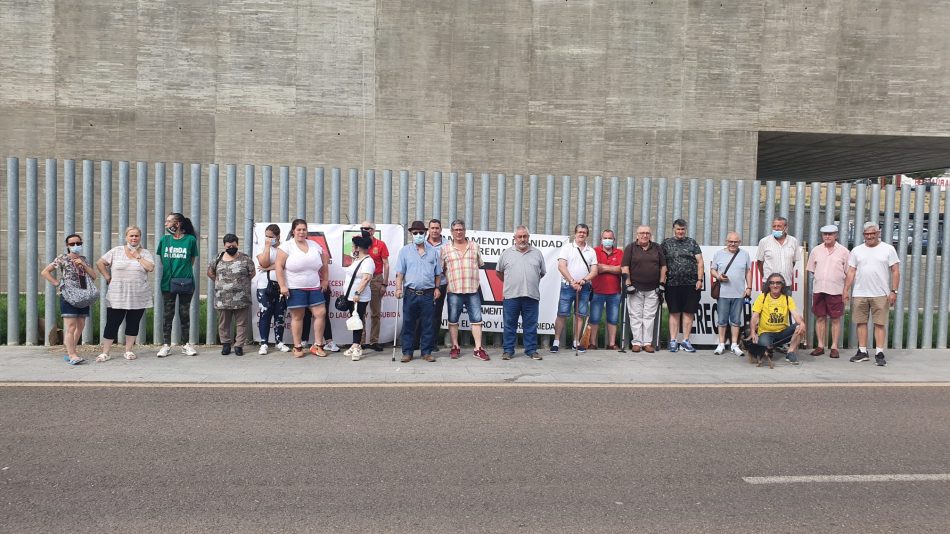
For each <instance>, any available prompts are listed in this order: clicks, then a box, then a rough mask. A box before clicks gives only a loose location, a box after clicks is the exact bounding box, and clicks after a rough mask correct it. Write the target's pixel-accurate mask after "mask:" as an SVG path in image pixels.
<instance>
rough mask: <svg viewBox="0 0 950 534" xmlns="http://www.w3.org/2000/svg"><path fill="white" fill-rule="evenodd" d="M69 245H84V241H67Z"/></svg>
mask: <svg viewBox="0 0 950 534" xmlns="http://www.w3.org/2000/svg"><path fill="white" fill-rule="evenodd" d="M66 244H67V245H69V246H71V247H74V246H76V245H80V246H81V245H82V241H73V242H72V243H66Z"/></svg>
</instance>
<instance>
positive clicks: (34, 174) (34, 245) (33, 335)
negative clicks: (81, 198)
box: [7, 158, 95, 345]
mask: <svg viewBox="0 0 950 534" xmlns="http://www.w3.org/2000/svg"><path fill="white" fill-rule="evenodd" d="M39 184H40V179H39V164H38V162H37V159H36V158H27V160H26V339H25V340H24V341H25V342H26V344H27V345H35V344H36V341H37V330H38V324H37V322H38V321H37V319H39V317H38V303H37V299H38V296H37V293H38V283H37V279H36V277H37V273H38V272H39V265H38V264H37V263H38V262H37V259H38V258H39V257H40V241H39V240H40V235H39V231H40V222H39V215H38V212H39V210H40V206H39V192H38V191H37V189H39ZM90 261H95V260H90ZM17 268H19V265H17ZM8 302H9V301H8ZM10 309H11V308H9V307H8V308H7V310H8V313H9V310H10ZM17 313H18V314H19V310H17Z"/></svg>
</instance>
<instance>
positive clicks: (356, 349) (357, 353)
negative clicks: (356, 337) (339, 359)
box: [350, 347, 363, 362]
mask: <svg viewBox="0 0 950 534" xmlns="http://www.w3.org/2000/svg"><path fill="white" fill-rule="evenodd" d="M362 356H363V349H362V348H361V347H354V350H353V354H350V359H351V360H353V361H354V362H358V361H360V358H361V357H362Z"/></svg>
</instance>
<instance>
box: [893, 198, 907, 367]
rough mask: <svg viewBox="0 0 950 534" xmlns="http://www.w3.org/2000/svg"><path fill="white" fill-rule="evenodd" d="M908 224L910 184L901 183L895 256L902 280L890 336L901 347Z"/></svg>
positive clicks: (902, 339) (902, 342)
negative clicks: (898, 261)
mask: <svg viewBox="0 0 950 534" xmlns="http://www.w3.org/2000/svg"><path fill="white" fill-rule="evenodd" d="M909 225H910V186H909V185H906V184H904V185H901V208H900V233H899V234H898V238H897V256H898V258H899V259H900V279H901V280H902V281H903V282H904V283H903V284H901V286H900V287H899V288H898V292H897V302H896V303H895V304H894V312H895V313H894V333H893V334H892V336H891V346H893V347H894V348H895V349H902V348H904V347H905V346H909V345H904V295H905V294H906V293H907V287H908V286H909V284H907V273H909V272H910V271H909V269H908V268H907V238H908V237H909V230H910V229H909V228H908V226H909Z"/></svg>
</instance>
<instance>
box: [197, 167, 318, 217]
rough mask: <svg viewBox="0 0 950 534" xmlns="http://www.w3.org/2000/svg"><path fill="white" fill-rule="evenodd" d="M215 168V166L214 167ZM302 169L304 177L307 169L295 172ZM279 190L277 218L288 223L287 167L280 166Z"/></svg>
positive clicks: (288, 184)
mask: <svg viewBox="0 0 950 534" xmlns="http://www.w3.org/2000/svg"><path fill="white" fill-rule="evenodd" d="M215 168H217V165H215ZM300 169H303V172H304V174H305V175H306V172H307V169H306V168H305V167H297V170H298V171H299V170H300ZM279 172H280V189H278V195H277V197H278V199H279V200H278V206H277V217H278V219H277V220H279V221H280V222H288V221H290V167H288V166H287V165H281V166H280V171H279ZM303 205H304V208H306V207H307V203H306V199H305V200H304V203H303Z"/></svg>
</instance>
